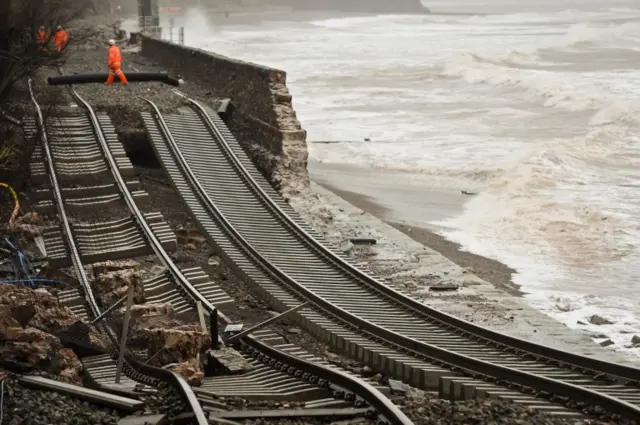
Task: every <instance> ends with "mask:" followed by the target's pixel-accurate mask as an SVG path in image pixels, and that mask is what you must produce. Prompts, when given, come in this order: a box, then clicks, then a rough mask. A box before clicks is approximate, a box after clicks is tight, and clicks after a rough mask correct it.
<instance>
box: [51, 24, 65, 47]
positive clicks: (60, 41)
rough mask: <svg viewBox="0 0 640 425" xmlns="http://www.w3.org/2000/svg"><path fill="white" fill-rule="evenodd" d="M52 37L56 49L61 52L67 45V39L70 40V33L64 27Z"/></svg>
mask: <svg viewBox="0 0 640 425" xmlns="http://www.w3.org/2000/svg"><path fill="white" fill-rule="evenodd" d="M51 38H53V42H54V43H55V45H56V49H58V51H59V52H61V51H62V49H64V47H65V46H66V45H67V41H69V35H68V34H67V32H66V31H65V30H64V29H59V30H58V31H56V32H55V34H53V37H51Z"/></svg>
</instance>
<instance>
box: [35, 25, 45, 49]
mask: <svg viewBox="0 0 640 425" xmlns="http://www.w3.org/2000/svg"><path fill="white" fill-rule="evenodd" d="M36 41H37V42H38V45H39V46H44V45H45V44H47V32H46V31H45V30H44V27H40V29H39V30H38V33H37V34H36Z"/></svg>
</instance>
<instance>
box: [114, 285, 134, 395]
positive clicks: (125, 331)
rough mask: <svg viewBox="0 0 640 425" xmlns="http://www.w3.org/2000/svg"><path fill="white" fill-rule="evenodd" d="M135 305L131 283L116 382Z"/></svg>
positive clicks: (118, 381) (122, 361) (117, 381)
mask: <svg viewBox="0 0 640 425" xmlns="http://www.w3.org/2000/svg"><path fill="white" fill-rule="evenodd" d="M132 305H133V285H129V295H128V297H127V310H126V311H125V313H124V325H123V328H122V338H120V353H118V365H117V368H116V384H119V383H120V375H121V374H122V365H123V363H124V352H125V350H126V349H127V335H128V334H129V321H130V320H131V306H132Z"/></svg>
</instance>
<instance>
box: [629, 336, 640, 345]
mask: <svg viewBox="0 0 640 425" xmlns="http://www.w3.org/2000/svg"><path fill="white" fill-rule="evenodd" d="M631 343H632V344H633V345H639V344H640V336H638V335H634V336H633V337H631Z"/></svg>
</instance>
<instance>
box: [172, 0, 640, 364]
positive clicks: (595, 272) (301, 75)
mask: <svg viewBox="0 0 640 425" xmlns="http://www.w3.org/2000/svg"><path fill="white" fill-rule="evenodd" d="M427 5H428V7H429V8H430V9H431V11H432V13H431V14H427V15H420V16H418V15H413V16H411V15H405V16H402V15H379V16H360V17H358V16H347V17H344V16H317V17H315V18H314V17H313V16H310V17H307V18H304V19H302V18H301V19H289V18H286V17H284V15H283V17H282V18H281V19H279V18H278V17H275V18H274V17H272V18H271V19H268V20H265V21H263V22H259V23H238V24H212V23H211V22H210V21H209V18H208V17H207V16H206V15H205V14H203V13H201V12H199V11H188V12H187V22H188V25H187V26H186V28H185V38H186V42H187V44H189V45H192V46H195V47H199V48H203V49H207V50H211V51H215V52H217V53H220V54H223V55H228V56H231V57H234V58H238V59H244V60H248V61H251V62H255V63H260V64H264V65H269V66H273V67H276V68H279V69H283V70H285V71H287V75H288V80H287V85H288V87H289V89H290V91H291V93H292V95H293V99H294V107H295V109H296V111H297V114H298V118H299V119H300V121H301V122H302V125H303V126H304V128H305V129H306V130H307V132H308V140H309V142H310V143H309V150H310V156H311V159H312V160H314V161H321V162H323V163H327V164H344V165H350V166H359V167H363V169H365V168H366V169H369V170H370V169H380V170H388V171H393V172H394V173H407V174H408V175H415V176H421V178H422V180H421V181H424V180H428V181H430V183H429V185H430V186H438V185H440V186H442V187H447V188H451V190H455V191H456V192H459V191H460V190H466V191H468V192H472V193H477V194H476V195H473V196H470V197H469V200H468V202H466V203H465V204H464V206H463V207H462V208H461V209H460V211H458V212H457V213H456V214H455V215H453V216H451V217H447V218H446V219H444V220H438V222H430V223H424V225H425V227H429V226H431V227H432V228H436V229H438V230H437V231H438V232H439V233H440V234H442V235H443V236H445V237H446V238H448V239H450V240H452V241H455V242H458V243H460V244H461V246H462V249H464V250H468V251H470V252H473V253H476V254H479V255H482V256H486V257H489V258H492V259H495V260H498V261H500V262H502V263H504V264H506V265H508V266H510V267H512V268H514V269H515V270H516V271H517V274H516V275H514V277H513V280H514V282H515V283H516V284H518V285H520V286H521V288H522V290H523V291H524V292H525V293H526V295H525V298H526V300H527V301H528V302H529V303H530V304H531V305H532V306H534V307H535V308H537V309H539V310H541V311H543V312H545V313H547V314H549V315H551V316H552V317H554V318H556V319H558V320H560V321H561V322H563V323H565V324H566V325H567V326H569V327H572V328H580V329H581V330H583V331H585V332H588V333H591V334H592V335H598V334H599V337H595V340H596V342H601V341H602V340H604V339H607V338H610V339H611V340H612V341H613V342H614V343H615V345H613V346H611V349H614V350H617V351H621V352H622V353H623V354H624V355H626V356H628V357H629V358H631V359H637V360H640V347H636V348H634V347H632V346H631V338H632V336H633V335H634V334H637V335H640V71H639V68H640V3H639V2H638V1H637V0H611V1H607V2H602V1H599V0H582V1H578V0H554V1H549V0H536V1H532V0H518V1H515V0H512V1H509V0H503V1H494V0H486V1H476V0H463V1H461V0H446V1H442V0H438V1H433V2H428V4H427ZM319 141H341V142H350V143H333V144H325V143H313V142H319ZM432 188H433V187H425V196H428V193H429V190H431V189H432ZM592 315H600V316H601V317H604V318H606V319H608V320H610V321H611V322H612V323H611V324H607V325H594V324H591V323H590V322H589V318H590V317H591V316H592Z"/></svg>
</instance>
